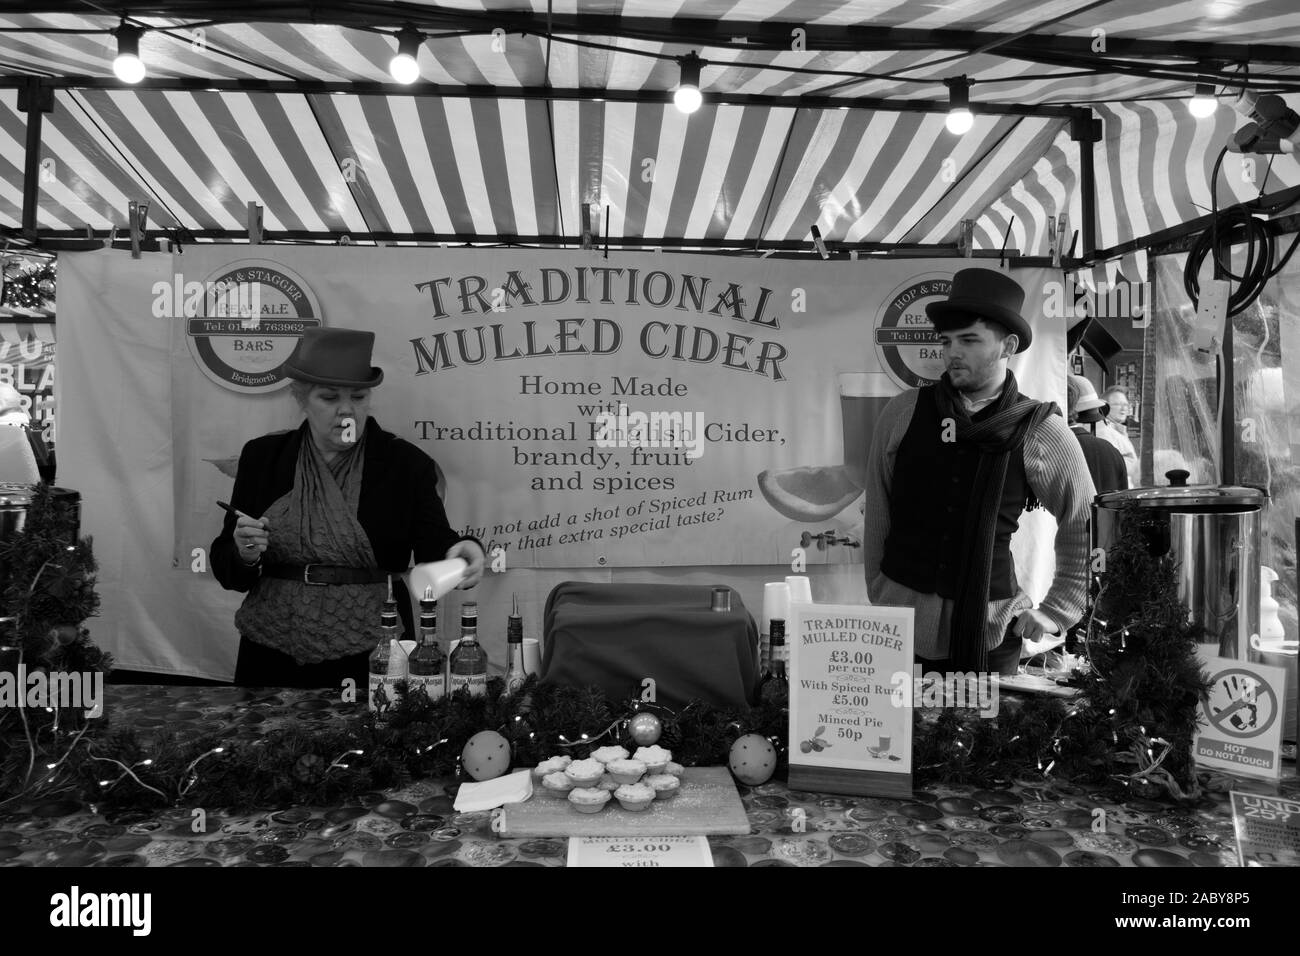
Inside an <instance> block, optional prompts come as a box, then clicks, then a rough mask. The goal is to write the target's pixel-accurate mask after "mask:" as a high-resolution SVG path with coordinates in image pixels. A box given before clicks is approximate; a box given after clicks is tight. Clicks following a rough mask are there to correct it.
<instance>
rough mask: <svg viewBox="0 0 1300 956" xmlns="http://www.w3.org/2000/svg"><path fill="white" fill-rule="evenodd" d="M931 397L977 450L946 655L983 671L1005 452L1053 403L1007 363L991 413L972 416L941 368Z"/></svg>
mask: <svg viewBox="0 0 1300 956" xmlns="http://www.w3.org/2000/svg"><path fill="white" fill-rule="evenodd" d="M934 400H935V404H936V405H937V407H938V410H939V417H940V419H941V420H942V419H948V418H950V419H952V420H953V422H955V424H956V426H957V441H958V442H966V443H968V444H971V445H974V446H975V447H976V448H977V449H978V450H979V453H980V457H979V464H978V466H977V467H976V470H975V483H974V486H973V487H972V488H971V497H970V505H969V507H967V509H966V527H965V537H964V539H963V540H964V542H965V554H963V555H962V556H961V568H960V570H959V571H958V576H957V596H956V598H955V600H954V602H953V610H952V636H951V639H950V643H949V652H948V657H949V660H950V661H951V662H952V666H953V668H954V669H955V670H960V671H969V670H974V671H983V670H985V669H987V666H988V649H987V648H985V646H984V628H985V624H986V623H987V618H988V604H989V582H990V579H991V577H992V574H993V544H994V540H995V537H996V534H997V522H998V511H999V509H1000V508H1001V506H1002V491H1003V487H1004V485H1005V484H1006V479H1007V467H1008V465H1009V464H1010V461H1011V455H1012V454H1013V453H1014V454H1019V453H1020V449H1021V447H1022V446H1023V445H1024V443H1025V436H1026V435H1027V434H1029V430H1030V429H1031V428H1034V427H1035V426H1037V425H1038V424H1039V423H1041V422H1042V421H1043V420H1044V419H1046V418H1047V416H1048V415H1051V414H1052V413H1053V412H1055V411H1056V406H1055V405H1054V404H1052V403H1050V402H1036V401H1034V400H1033V399H1032V398H1026V397H1023V396H1022V395H1021V394H1020V390H1019V389H1018V388H1017V387H1016V377H1015V376H1014V375H1013V374H1011V370H1010V369H1008V370H1007V378H1006V382H1005V383H1004V384H1003V386H1002V395H1001V396H1000V397H999V398H998V400H997V401H996V402H994V403H993V405H992V409H993V411H992V414H990V415H989V416H988V417H987V418H983V419H981V420H980V421H978V422H977V421H972V419H971V417H970V412H968V411H967V410H966V405H965V403H964V402H963V401H962V399H961V393H960V392H958V391H957V389H956V388H955V387H954V386H953V384H952V381H951V380H950V379H949V378H948V373H946V372H945V373H944V375H943V377H942V378H941V379H940V380H939V383H938V385H936V386H935V388H934ZM1026 505H1027V506H1028V507H1030V508H1032V507H1034V506H1036V505H1037V502H1036V501H1034V500H1033V495H1032V491H1031V492H1030V498H1029V500H1028V501H1027V502H1026Z"/></svg>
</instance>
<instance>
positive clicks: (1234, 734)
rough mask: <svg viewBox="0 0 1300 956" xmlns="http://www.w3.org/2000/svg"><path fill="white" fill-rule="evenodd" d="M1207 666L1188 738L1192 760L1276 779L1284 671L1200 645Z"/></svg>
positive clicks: (1280, 769) (1280, 759)
mask: <svg viewBox="0 0 1300 956" xmlns="http://www.w3.org/2000/svg"><path fill="white" fill-rule="evenodd" d="M1200 656H1201V663H1202V665H1204V667H1205V668H1206V669H1207V670H1208V671H1209V672H1210V690H1209V693H1208V694H1207V695H1206V696H1205V697H1203V698H1202V699H1201V704H1200V726H1199V728H1198V730H1197V734H1196V737H1195V739H1194V740H1193V747H1194V750H1193V753H1194V754H1195V756H1196V762H1197V764H1199V765H1200V766H1202V767H1214V768H1215V769H1218V770H1226V771H1228V772H1229V773H1235V774H1241V775H1242V776H1246V777H1263V778H1265V779H1268V780H1277V779H1278V778H1279V777H1280V776H1281V774H1282V754H1281V745H1282V723H1283V721H1282V715H1281V711H1282V702H1283V701H1285V700H1286V686H1285V685H1286V671H1284V670H1282V668H1280V667H1268V666H1266V665H1263V664H1251V663H1248V662H1246V661H1238V660H1230V659H1227V658H1222V657H1217V656H1215V655H1213V654H1211V653H1210V652H1208V651H1206V650H1201V651H1200Z"/></svg>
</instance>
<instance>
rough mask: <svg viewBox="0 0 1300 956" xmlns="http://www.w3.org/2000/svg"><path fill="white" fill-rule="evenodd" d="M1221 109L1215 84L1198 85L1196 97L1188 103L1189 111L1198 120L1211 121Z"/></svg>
mask: <svg viewBox="0 0 1300 956" xmlns="http://www.w3.org/2000/svg"><path fill="white" fill-rule="evenodd" d="M1218 108H1219V100H1218V98H1217V97H1216V96H1215V95H1214V84H1213V83H1197V84H1196V93H1195V95H1194V96H1193V97H1192V98H1191V99H1190V100H1188V101H1187V109H1188V111H1189V112H1190V113H1191V114H1192V115H1193V116H1195V117H1196V118H1197V119H1198V120H1201V119H1209V118H1210V117H1211V116H1213V115H1214V113H1215V111H1216V110H1217V109H1218Z"/></svg>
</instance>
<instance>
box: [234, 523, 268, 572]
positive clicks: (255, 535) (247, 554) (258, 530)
mask: <svg viewBox="0 0 1300 956" xmlns="http://www.w3.org/2000/svg"><path fill="white" fill-rule="evenodd" d="M270 542H271V538H270V535H269V533H268V531H267V525H266V519H265V518H250V517H248V515H240V516H239V518H238V519H237V520H236V521H235V550H236V551H238V552H239V557H240V559H241V560H242V561H243V562H244V563H245V564H256V563H257V562H258V561H260V560H261V559H262V554H263V552H265V551H266V546H267V545H268V544H270Z"/></svg>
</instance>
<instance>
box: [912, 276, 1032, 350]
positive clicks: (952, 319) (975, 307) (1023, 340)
mask: <svg viewBox="0 0 1300 956" xmlns="http://www.w3.org/2000/svg"><path fill="white" fill-rule="evenodd" d="M1024 304H1025V290H1024V289H1022V288H1021V287H1020V283H1019V282H1017V281H1016V280H1015V279H1013V278H1011V276H1009V275H1004V274H1003V273H1001V272H995V271H994V270H992V269H962V270H960V271H959V272H958V273H957V274H956V275H955V276H953V277H952V289H951V290H950V291H949V293H948V298H947V299H945V300H944V301H942V302H931V303H930V304H929V305H927V306H926V307H925V314H926V315H928V316H929V317H930V321H931V322H933V323H934V328H935V331H937V332H944V331H948V330H950V329H961V328H965V327H966V326H968V325H971V324H972V323H973V322H974V321H975V320H976V319H987V320H989V321H991V322H997V323H998V324H1000V325H1003V326H1005V327H1006V330H1007V331H1008V332H1014V333H1015V334H1016V335H1017V336H1019V339H1020V341H1019V344H1018V345H1017V346H1016V351H1017V352H1023V351H1024V350H1025V349H1027V348H1029V342H1030V339H1032V338H1033V333H1032V332H1031V331H1030V329H1029V322H1028V321H1026V320H1025V318H1024V316H1022V315H1021V314H1020V311H1021V309H1022V308H1023V307H1024Z"/></svg>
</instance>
